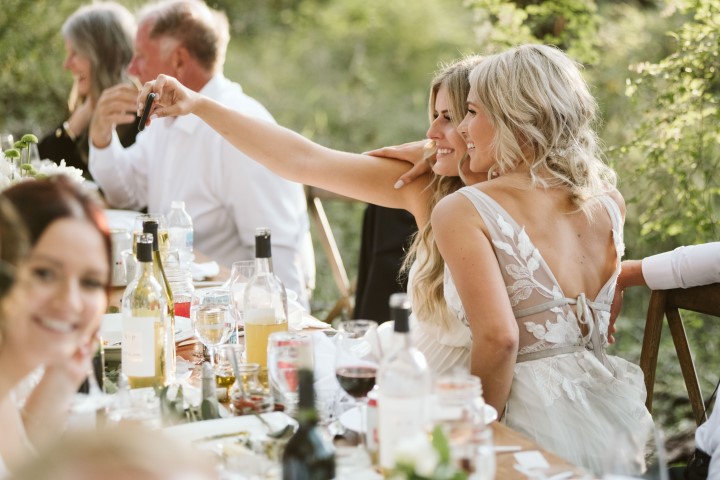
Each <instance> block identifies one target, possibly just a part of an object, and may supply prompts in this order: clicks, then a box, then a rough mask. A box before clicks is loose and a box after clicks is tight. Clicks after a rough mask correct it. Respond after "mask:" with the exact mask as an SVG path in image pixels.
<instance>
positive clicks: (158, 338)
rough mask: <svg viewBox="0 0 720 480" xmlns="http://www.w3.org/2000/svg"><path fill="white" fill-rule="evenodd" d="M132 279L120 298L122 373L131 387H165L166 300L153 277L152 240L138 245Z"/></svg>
mask: <svg viewBox="0 0 720 480" xmlns="http://www.w3.org/2000/svg"><path fill="white" fill-rule="evenodd" d="M137 260H138V263H137V270H136V272H135V278H134V279H133V281H132V282H130V284H129V285H128V286H127V288H126V289H125V293H124V294H123V298H122V372H123V374H124V375H125V376H127V378H128V382H129V384H130V388H142V387H161V386H163V385H165V384H167V376H166V371H165V361H166V357H165V330H166V327H167V326H168V324H169V322H168V319H167V301H166V299H165V295H164V294H163V291H162V288H160V284H159V283H158V281H157V280H156V279H155V276H154V274H153V262H152V237H151V236H150V235H142V236H141V237H140V238H139V239H138V242H137Z"/></svg>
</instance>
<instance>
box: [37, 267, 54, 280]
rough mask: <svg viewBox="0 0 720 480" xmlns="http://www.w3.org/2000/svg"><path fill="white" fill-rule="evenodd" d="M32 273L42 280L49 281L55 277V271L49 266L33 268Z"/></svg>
mask: <svg viewBox="0 0 720 480" xmlns="http://www.w3.org/2000/svg"><path fill="white" fill-rule="evenodd" d="M33 275H34V276H35V277H37V278H39V279H40V280H42V281H44V282H49V281H51V280H54V279H55V272H53V271H52V270H50V269H49V268H41V267H37V268H34V269H33Z"/></svg>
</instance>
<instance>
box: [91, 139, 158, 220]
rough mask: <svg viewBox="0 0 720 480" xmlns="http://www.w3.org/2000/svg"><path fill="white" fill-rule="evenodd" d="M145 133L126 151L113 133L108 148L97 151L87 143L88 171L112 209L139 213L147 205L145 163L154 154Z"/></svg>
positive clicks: (146, 171)
mask: <svg viewBox="0 0 720 480" xmlns="http://www.w3.org/2000/svg"><path fill="white" fill-rule="evenodd" d="M148 133H150V132H146V133H145V134H139V135H138V136H137V139H136V141H135V143H134V144H133V145H131V146H130V147H127V148H125V147H123V146H122V144H121V143H120V139H119V138H118V136H117V133H116V132H115V131H114V130H113V134H112V141H111V142H110V145H108V146H107V147H105V148H97V147H94V146H93V145H92V142H90V158H89V161H88V169H89V171H90V174H91V175H92V176H93V179H94V180H95V182H96V183H97V184H98V186H100V188H102V190H103V194H104V195H105V198H106V199H107V201H108V203H109V204H110V205H112V206H113V207H117V208H128V209H133V210H139V209H141V208H143V207H145V206H147V198H148V160H149V159H150V158H151V156H152V155H153V153H154V152H152V151H151V150H152V144H151V142H152V137H151V136H149V135H148ZM148 137H150V138H148Z"/></svg>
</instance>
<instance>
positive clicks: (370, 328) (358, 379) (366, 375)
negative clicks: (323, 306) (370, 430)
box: [335, 320, 382, 447]
mask: <svg viewBox="0 0 720 480" xmlns="http://www.w3.org/2000/svg"><path fill="white" fill-rule="evenodd" d="M377 327H378V324H377V322H375V321H373V320H345V321H343V322H341V323H340V328H339V329H338V333H337V335H336V336H335V376H336V377H337V380H338V382H339V383H340V386H341V387H342V389H343V390H345V392H347V393H348V394H349V395H350V396H352V397H353V398H354V399H355V401H356V402H357V403H358V405H359V407H360V408H359V413H360V418H361V423H360V425H361V428H360V430H361V431H360V432H358V433H359V434H360V435H359V436H360V442H361V444H362V446H363V447H364V446H365V439H364V432H365V414H364V413H365V408H364V407H365V403H366V402H367V394H368V393H369V392H370V390H372V389H373V387H374V386H375V376H376V374H377V370H378V367H379V366H380V359H381V357H382V349H381V347H380V341H379V339H378V335H377Z"/></svg>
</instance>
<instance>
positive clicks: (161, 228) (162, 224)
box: [133, 213, 170, 251]
mask: <svg viewBox="0 0 720 480" xmlns="http://www.w3.org/2000/svg"><path fill="white" fill-rule="evenodd" d="M148 220H155V221H156V222H157V224H158V237H159V238H158V246H159V248H160V249H161V250H165V248H166V247H167V246H169V245H170V237H169V236H168V229H167V222H166V221H165V216H164V215H162V214H160V213H142V214H140V215H138V216H137V217H135V227H134V228H133V251H135V242H136V241H137V238H136V235H137V234H139V233H143V223H144V222H146V221H148Z"/></svg>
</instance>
